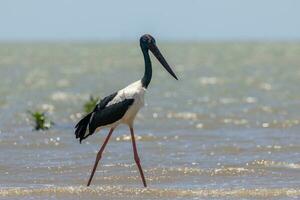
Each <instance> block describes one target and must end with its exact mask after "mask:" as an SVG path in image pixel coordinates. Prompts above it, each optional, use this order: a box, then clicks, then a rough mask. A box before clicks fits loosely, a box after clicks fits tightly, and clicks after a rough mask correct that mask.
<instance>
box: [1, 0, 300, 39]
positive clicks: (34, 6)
mask: <svg viewBox="0 0 300 200" xmlns="http://www.w3.org/2000/svg"><path fill="white" fill-rule="evenodd" d="M0 24H1V28H0V40H2V41H3V40H135V39H136V38H138V37H139V36H140V35H141V34H142V33H151V34H153V35H155V36H159V37H160V38H161V39H164V40H300V1H299V0H149V1H143V0H118V1H117V0H106V1H102V0H48V1H47V0H0Z"/></svg>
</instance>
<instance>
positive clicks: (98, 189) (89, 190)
mask: <svg viewBox="0 0 300 200" xmlns="http://www.w3.org/2000/svg"><path fill="white" fill-rule="evenodd" d="M108 194H109V195H110V196H111V197H124V196H139V197H157V196H159V197H161V198H164V197H168V198H175V197H176V198H187V197H215V198H216V197H239V198H246V197H254V198H271V197H298V196H300V189H299V188H256V189H246V188H237V189H182V188H149V189H140V188H134V187H121V186H95V187H85V186H61V187H59V186H58V187H57V186H47V187H42V188H21V187H15V188H1V189H0V196H2V197H18V196H19V197H20V196H27V195H31V197H34V196H40V195H60V196H61V195H78V196H81V195H85V196H86V195H99V196H103V195H108Z"/></svg>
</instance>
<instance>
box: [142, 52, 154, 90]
mask: <svg viewBox="0 0 300 200" xmlns="http://www.w3.org/2000/svg"><path fill="white" fill-rule="evenodd" d="M142 52H143V55H144V60H145V73H144V76H143V78H142V85H143V87H144V88H147V87H148V85H149V83H150V81H151V78H152V65H151V60H150V56H149V50H148V48H142Z"/></svg>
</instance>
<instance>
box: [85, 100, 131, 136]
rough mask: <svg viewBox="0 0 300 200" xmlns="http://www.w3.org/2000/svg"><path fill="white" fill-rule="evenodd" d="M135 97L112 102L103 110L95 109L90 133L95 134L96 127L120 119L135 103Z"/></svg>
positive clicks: (90, 124)
mask: <svg viewBox="0 0 300 200" xmlns="http://www.w3.org/2000/svg"><path fill="white" fill-rule="evenodd" d="M133 101H134V99H125V100H123V101H121V102H119V103H115V104H112V105H110V106H107V107H105V108H103V109H101V110H97V111H95V112H94V113H93V114H92V116H91V119H90V123H89V134H93V133H94V132H95V130H96V128H98V127H100V126H105V125H108V124H112V123H114V122H116V121H118V120H120V119H121V118H122V117H123V116H124V114H125V113H126V111H127V110H128V108H129V106H131V105H132V104H133Z"/></svg>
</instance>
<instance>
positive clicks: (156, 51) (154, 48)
mask: <svg viewBox="0 0 300 200" xmlns="http://www.w3.org/2000/svg"><path fill="white" fill-rule="evenodd" d="M149 49H150V51H151V52H152V53H153V55H154V56H155V57H156V58H157V60H158V61H159V62H160V64H162V66H164V68H165V69H166V70H167V71H168V72H169V73H170V74H171V75H172V76H173V77H174V78H175V79H176V80H178V78H177V76H176V75H175V73H174V72H173V70H172V69H171V67H170V66H169V64H168V63H167V61H166V60H165V58H164V57H163V55H162V54H161V53H160V51H159V49H158V48H157V46H156V45H155V44H152V45H151V46H149Z"/></svg>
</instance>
